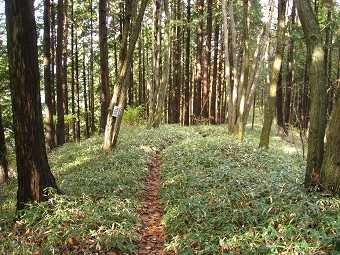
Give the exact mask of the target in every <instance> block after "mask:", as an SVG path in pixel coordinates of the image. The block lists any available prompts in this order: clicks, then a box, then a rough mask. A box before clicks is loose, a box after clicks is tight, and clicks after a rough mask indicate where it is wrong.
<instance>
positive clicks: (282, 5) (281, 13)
mask: <svg viewBox="0 0 340 255" xmlns="http://www.w3.org/2000/svg"><path fill="white" fill-rule="evenodd" d="M286 2H287V0H279V4H278V19H277V24H278V27H277V46H276V54H275V59H274V64H273V69H272V74H271V78H270V87H269V91H268V92H269V93H268V100H267V101H266V103H265V105H264V106H265V109H264V120H263V126H262V132H261V138H260V144H259V147H263V148H269V136H270V130H271V127H272V123H273V118H274V112H275V99H276V87H277V82H278V79H279V74H280V70H281V62H282V57H283V51H284V47H285V40H284V39H285V30H286V29H285V14H286Z"/></svg>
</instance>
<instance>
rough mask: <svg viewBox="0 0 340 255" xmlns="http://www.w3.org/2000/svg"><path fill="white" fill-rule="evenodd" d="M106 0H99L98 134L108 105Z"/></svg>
mask: <svg viewBox="0 0 340 255" xmlns="http://www.w3.org/2000/svg"><path fill="white" fill-rule="evenodd" d="M106 13H107V0H99V45H100V46H99V47H100V74H101V96H100V109H101V115H100V128H99V132H100V133H102V132H104V130H105V125H106V121H107V115H108V111H109V104H110V83H109V62H108V46H107V27H106Z"/></svg>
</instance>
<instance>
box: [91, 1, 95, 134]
mask: <svg viewBox="0 0 340 255" xmlns="http://www.w3.org/2000/svg"><path fill="white" fill-rule="evenodd" d="M90 8H91V21H90V26H91V40H90V54H91V56H90V85H89V91H90V96H89V98H90V100H89V101H90V105H89V108H90V119H91V121H90V127H91V135H93V134H94V133H95V132H96V126H95V116H94V112H95V109H94V107H95V104H94V97H95V91H94V53H93V31H94V26H93V15H94V10H93V0H90Z"/></svg>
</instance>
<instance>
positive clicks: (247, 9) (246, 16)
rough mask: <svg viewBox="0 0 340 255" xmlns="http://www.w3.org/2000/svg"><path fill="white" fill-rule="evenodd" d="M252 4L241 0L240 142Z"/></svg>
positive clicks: (243, 124) (245, 93)
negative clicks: (242, 51) (242, 49)
mask: <svg viewBox="0 0 340 255" xmlns="http://www.w3.org/2000/svg"><path fill="white" fill-rule="evenodd" d="M251 9H252V2H251V1H250V0H243V29H244V32H243V34H244V35H243V37H244V38H243V48H244V53H243V61H242V73H241V78H240V86H242V88H241V89H242V91H241V98H240V105H239V116H238V126H237V129H238V139H239V140H240V141H242V140H243V137H244V132H245V126H246V120H245V119H244V117H245V116H244V111H245V109H244V108H245V107H246V97H247V88H248V81H249V72H250V64H249V41H250V38H249V27H250V16H251Z"/></svg>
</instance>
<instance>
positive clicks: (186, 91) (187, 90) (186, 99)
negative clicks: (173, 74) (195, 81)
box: [183, 0, 191, 126]
mask: <svg viewBox="0 0 340 255" xmlns="http://www.w3.org/2000/svg"><path fill="white" fill-rule="evenodd" d="M190 20H191V3H190V0H188V2H187V23H188V24H187V28H186V39H185V88H184V114H183V115H184V125H185V126H189V124H190V35H191V33H190V31H191V29H190Z"/></svg>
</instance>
